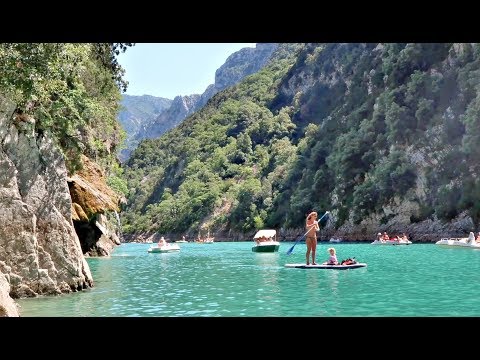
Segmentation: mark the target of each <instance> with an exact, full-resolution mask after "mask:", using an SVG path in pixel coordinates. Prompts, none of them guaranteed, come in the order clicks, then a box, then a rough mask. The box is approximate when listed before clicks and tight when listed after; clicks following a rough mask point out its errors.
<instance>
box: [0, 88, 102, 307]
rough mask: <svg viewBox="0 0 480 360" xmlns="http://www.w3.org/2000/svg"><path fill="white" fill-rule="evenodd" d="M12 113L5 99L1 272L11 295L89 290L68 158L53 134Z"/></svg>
mask: <svg viewBox="0 0 480 360" xmlns="http://www.w3.org/2000/svg"><path fill="white" fill-rule="evenodd" d="M13 110H14V106H13V104H11V103H9V102H8V101H7V100H5V99H4V98H3V97H0V273H3V274H4V275H5V279H7V282H8V283H9V286H10V290H9V292H10V296H12V297H13V298H18V297H27V296H36V295H38V294H59V293H62V292H70V291H76V290H81V289H84V288H87V287H90V286H92V285H93V279H92V276H91V274H90V269H89V267H88V264H87V263H86V261H85V258H84V256H83V254H82V249H81V247H80V242H79V239H78V236H77V234H76V233H75V229H74V226H73V222H72V202H71V199H70V193H69V189H68V184H67V169H66V166H65V162H64V160H63V156H62V154H61V153H60V152H59V151H58V149H57V148H56V147H55V146H54V144H53V142H52V141H51V139H50V138H49V135H48V133H45V134H36V133H35V132H34V121H29V122H18V121H14V120H13V117H12V114H13ZM0 277H1V276H0ZM3 288H4V289H5V287H3ZM4 291H5V290H4ZM2 306H3V307H5V305H4V304H3V305H2Z"/></svg>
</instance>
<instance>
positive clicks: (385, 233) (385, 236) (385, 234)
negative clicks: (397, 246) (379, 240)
mask: <svg viewBox="0 0 480 360" xmlns="http://www.w3.org/2000/svg"><path fill="white" fill-rule="evenodd" d="M383 240H384V241H388V240H390V237H389V236H388V234H387V232H386V231H384V233H383Z"/></svg>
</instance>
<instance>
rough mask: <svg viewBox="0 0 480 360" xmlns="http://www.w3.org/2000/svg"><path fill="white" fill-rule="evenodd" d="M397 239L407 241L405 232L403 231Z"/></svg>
mask: <svg viewBox="0 0 480 360" xmlns="http://www.w3.org/2000/svg"><path fill="white" fill-rule="evenodd" d="M399 240H403V241H408V236H407V234H405V233H403V234H402V236H401V237H400V238H399Z"/></svg>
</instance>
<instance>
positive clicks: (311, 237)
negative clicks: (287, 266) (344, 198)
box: [305, 211, 320, 265]
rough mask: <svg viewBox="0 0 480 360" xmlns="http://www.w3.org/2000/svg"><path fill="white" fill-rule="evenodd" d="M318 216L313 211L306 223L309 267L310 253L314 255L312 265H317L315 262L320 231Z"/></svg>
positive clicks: (308, 263) (308, 262) (308, 261)
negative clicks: (318, 232)
mask: <svg viewBox="0 0 480 360" xmlns="http://www.w3.org/2000/svg"><path fill="white" fill-rule="evenodd" d="M317 216H318V214H317V213H316V212H315V211H312V212H311V213H310V214H308V216H307V220H306V221H305V226H306V229H307V235H306V238H305V243H306V244H307V253H306V258H307V265H310V259H309V257H310V253H312V265H317V263H316V262H315V252H316V251H317V231H318V230H320V228H319V227H318V221H317Z"/></svg>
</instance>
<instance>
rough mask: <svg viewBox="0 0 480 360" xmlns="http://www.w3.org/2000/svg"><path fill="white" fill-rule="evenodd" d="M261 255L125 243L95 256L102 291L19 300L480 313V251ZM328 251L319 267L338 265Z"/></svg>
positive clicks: (49, 311) (182, 313)
mask: <svg viewBox="0 0 480 360" xmlns="http://www.w3.org/2000/svg"><path fill="white" fill-rule="evenodd" d="M291 245H292V243H285V244H282V245H281V247H280V251H279V252H278V253H271V254H261V253H260V254H258V253H253V252H252V251H251V246H252V244H251V242H240V243H231V242H228V243H214V244H208V245H205V244H192V243H188V244H182V245H181V251H180V252H178V253H170V254H159V253H155V254H152V253H147V249H148V247H149V245H148V244H123V245H121V246H119V247H118V248H117V249H116V250H115V251H114V253H113V254H112V256H111V257H110V258H88V259H87V261H88V263H89V265H90V268H91V271H92V274H93V276H94V279H95V287H94V288H93V289H90V290H87V291H83V292H80V293H75V294H68V295H60V296H55V297H39V298H35V299H23V300H19V304H20V305H21V309H20V310H21V315H22V316H133V317H139V316H148V317H189V316H195V317H221V316H234V317H237V316H260V317H272V316H296V317H298V316H300V317H301V316H309V317H312V316H327V317H330V316H362V317H363V316H479V315H480V309H479V308H478V306H477V303H478V295H477V294H478V293H479V291H480V284H479V282H478V276H477V275H476V274H478V273H479V271H480V251H475V250H473V249H448V248H441V247H438V246H435V245H432V244H428V245H427V244H413V245H410V246H403V247H402V246H371V245H369V244H348V243H342V244H336V246H335V247H336V249H337V256H338V258H339V259H344V258H347V257H353V256H355V257H356V258H357V259H358V260H359V261H362V262H366V263H368V267H366V268H361V269H355V270H346V271H334V270H325V271H324V270H302V269H290V268H285V267H284V264H285V263H297V262H304V261H305V246H304V244H299V245H298V246H297V247H296V248H295V251H294V253H293V254H292V255H291V256H287V255H286V254H285V252H286V250H287V249H289V248H290V246H291ZM329 246H330V245H329V244H327V245H325V244H320V245H319V248H318V250H317V257H318V261H319V262H320V261H325V260H327V258H328V253H327V251H326V249H327V248H328V247H329Z"/></svg>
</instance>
